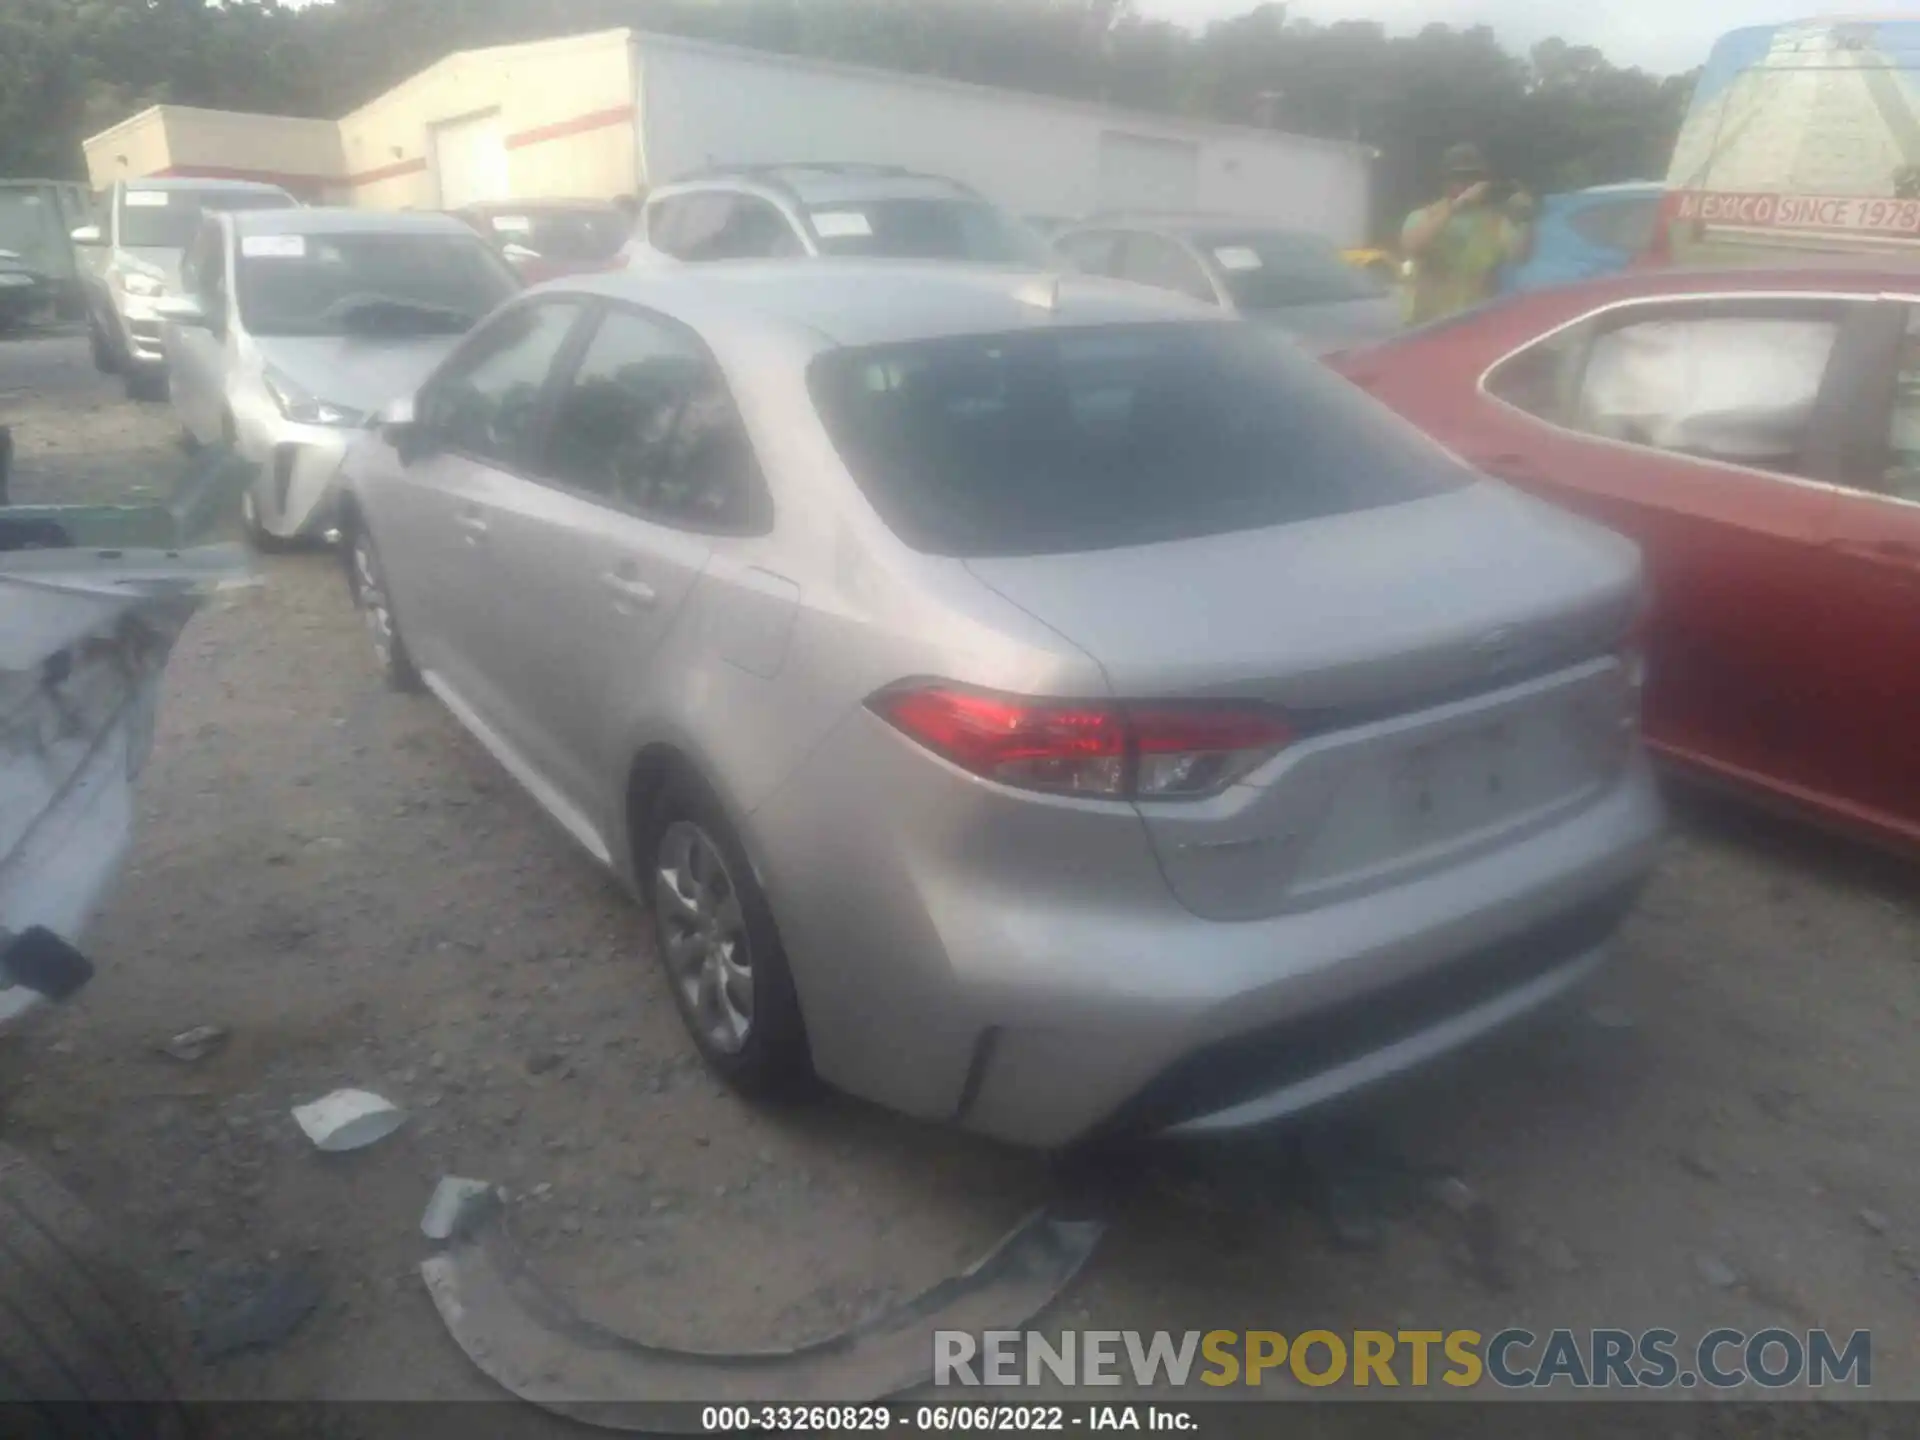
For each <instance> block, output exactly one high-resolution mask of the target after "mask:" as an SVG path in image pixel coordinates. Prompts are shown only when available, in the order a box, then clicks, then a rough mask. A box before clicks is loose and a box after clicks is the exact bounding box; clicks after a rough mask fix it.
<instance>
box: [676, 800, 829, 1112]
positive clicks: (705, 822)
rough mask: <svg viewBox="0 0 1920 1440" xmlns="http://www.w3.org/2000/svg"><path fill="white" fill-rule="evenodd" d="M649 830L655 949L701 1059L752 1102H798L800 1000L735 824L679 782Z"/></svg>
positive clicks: (802, 1031) (805, 1064) (803, 1080)
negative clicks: (792, 1099)
mask: <svg viewBox="0 0 1920 1440" xmlns="http://www.w3.org/2000/svg"><path fill="white" fill-rule="evenodd" d="M648 828H649V830H650V832H651V837H650V843H649V844H648V845H647V847H646V849H645V851H644V854H645V855H646V856H647V865H648V868H647V870H646V872H645V873H644V875H643V877H642V879H643V886H642V888H643V891H644V893H645V895H646V897H647V901H648V906H649V909H650V911H651V913H652V917H653V937H654V948H655V950H656V952H657V953H658V955H659V957H660V964H661V966H662V968H663V969H664V970H665V972H666V977H667V988H668V989H669V990H670V991H671V992H672V995H673V1002H674V1005H675V1006H676V1007H677V1008H678V1009H679V1011H680V1018H681V1020H682V1021H683V1022H684V1023H685V1024H686V1027H687V1033H688V1034H689V1035H690V1036H692V1037H693V1043H694V1045H695V1046H696V1048H698V1050H699V1051H700V1056H701V1058H702V1059H703V1060H705V1061H706V1063H707V1065H708V1067H709V1068H710V1069H711V1070H713V1072H714V1073H715V1074H717V1075H718V1076H720V1078H721V1079H722V1080H724V1081H726V1083H727V1084H729V1085H731V1086H732V1087H733V1088H734V1089H735V1090H737V1091H739V1092H740V1093H741V1094H743V1095H746V1096H748V1097H750V1098H753V1099H757V1100H776V1099H791V1098H796V1097H798V1096H800V1095H803V1094H804V1093H806V1092H807V1091H809V1090H810V1089H811V1088H812V1081H813V1065H812V1060H811V1058H810V1056H809V1054H808V1051H807V1032H806V1025H805V1022H804V1021H803V1020H802V1018H801V1014H800V998H799V995H798V994H797V993H796V991H795V989H794V984H793V974H792V971H791V970H790V969H789V968H788V966H787V957H786V952H785V951H784V950H783V949H782V948H781V945H780V935H779V931H778V930H777V929H776V928H775V926H774V923H773V911H772V908H771V907H770V906H769V905H768V903H767V897H766V894H765V892H763V891H762V890H761V888H760V883H759V881H758V880H757V879H756V878H755V877H754V873H753V867H752V866H751V865H749V864H748V863H747V858H746V854H745V852H744V850H743V849H742V848H741V845H740V842H739V840H738V839H737V838H736V837H735V835H734V833H733V828H732V826H731V825H729V824H728V823H727V820H726V817H725V815H724V814H723V813H722V812H721V809H720V806H719V804H718V803H717V802H716V801H715V800H714V799H713V797H712V796H711V795H710V794H708V793H707V792H706V791H705V789H704V787H701V786H699V785H696V784H694V783H693V782H691V781H689V780H687V779H684V778H680V779H675V780H671V781H669V782H668V783H667V785H666V787H665V788H664V790H663V792H662V794H661V796H660V799H659V803H658V805H657V807H656V808H655V811H654V815H653V823H652V824H651V825H650V826H649V827H648ZM743 1021H744V1024H743V1023H742V1022H743Z"/></svg>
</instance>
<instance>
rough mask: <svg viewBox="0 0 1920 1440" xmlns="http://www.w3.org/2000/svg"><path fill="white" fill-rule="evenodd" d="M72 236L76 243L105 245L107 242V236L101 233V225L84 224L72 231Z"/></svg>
mask: <svg viewBox="0 0 1920 1440" xmlns="http://www.w3.org/2000/svg"><path fill="white" fill-rule="evenodd" d="M71 238H72V240H73V243H74V244H76V245H104V244H106V243H107V240H106V237H105V236H104V235H102V234H101V233H100V227H99V226H98V225H82V226H80V227H79V228H78V229H77V230H74V231H73V232H72V236H71Z"/></svg>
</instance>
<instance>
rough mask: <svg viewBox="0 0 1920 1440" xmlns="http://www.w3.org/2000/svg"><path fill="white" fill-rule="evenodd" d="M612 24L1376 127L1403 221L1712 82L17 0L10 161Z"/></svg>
mask: <svg viewBox="0 0 1920 1440" xmlns="http://www.w3.org/2000/svg"><path fill="white" fill-rule="evenodd" d="M615 25H630V26H633V27H635V28H636V29H643V30H655V31H662V32H666V33H671V34H679V35H689V36H695V37H699V38H703V39H710V40H718V41H723V42H727V43H732V44H739V45H749V46H754V47H756V48H759V49H765V50H774V51H780V52H784V53H787V54H793V55H806V56H816V57H820V58H826V59H833V60H841V61H848V62H852V63H856V64H866V65H877V66H883V67H886V68H889V69H897V70H906V71H913V72H919V73H925V74H933V75H943V76H947V77H949V78H952V79H958V80H970V81H975V82H978V83H981V84H988V85H1000V86H1007V87H1010V88H1014V89H1020V90H1031V91H1038V92H1041V93H1044V94H1050V95H1061V96H1067V97H1071V98H1076V99H1084V100H1095V101H1101V102H1105V103H1108V104H1113V105H1120V106H1127V107H1132V108H1136V109H1141V110H1149V111H1159V112H1164V113H1170V114H1177V115H1185V116H1192V117H1196V118H1204V119H1212V120H1224V121H1232V122H1237V123H1242V124H1254V125H1267V126H1273V127H1277V128H1280V129H1285V130H1293V131H1298V132H1302V133H1305V134H1310V135H1320V136H1327V137H1333V138H1338V139H1343V140H1357V141H1361V142H1363V143H1366V144H1369V145H1372V146H1374V147H1375V148H1376V149H1377V150H1378V151H1379V152H1380V159H1379V162H1378V164H1377V166H1376V170H1375V174H1376V182H1377V189H1378V196H1377V198H1378V204H1377V207H1376V209H1377V213H1379V214H1380V215H1381V216H1382V218H1383V219H1390V217H1394V216H1398V215H1400V214H1403V213H1405V211H1406V210H1407V209H1408V208H1409V207H1411V206H1412V205H1414V204H1417V203H1420V202H1421V201H1422V200H1424V199H1426V198H1428V196H1427V191H1428V190H1429V189H1430V187H1431V183H1432V179H1433V175H1434V172H1435V170H1436V168H1437V166H1438V162H1439V154H1440V152H1441V150H1443V149H1444V148H1445V147H1446V146H1447V145H1449V144H1451V143H1453V142H1454V141H1456V140H1472V141H1475V142H1477V143H1479V144H1480V145H1481V146H1482V148H1484V149H1485V150H1486V151H1487V152H1488V153H1489V155H1490V156H1491V157H1492V159H1493V162H1494V164H1495V166H1496V168H1498V169H1499V170H1500V171H1501V173H1502V174H1503V175H1504V176H1506V177H1508V178H1511V179H1513V180H1516V181H1518V182H1519V183H1521V184H1523V185H1526V186H1527V187H1528V188H1530V189H1532V190H1535V191H1536V192H1539V193H1546V192H1551V191H1555V190H1563V189H1575V188H1578V187H1581V186H1585V185H1593V184H1600V183H1603V182H1607V181H1613V180H1629V179H1645V178H1658V177H1660V176H1661V175H1663V174H1664V173H1665V170H1666V161H1667V154H1668V151H1669V149H1670V148H1671V146H1672V143H1673V137H1674V134H1675V132H1676V131H1677V130H1678V128H1679V124H1680V120H1681V118H1682V116H1683V114H1684V112H1685V109H1686V104H1687V101H1688V98H1689V96H1690V94H1691V92H1692V85H1693V79H1694V76H1693V75H1683V76H1672V77H1664V78H1663V77H1657V76H1652V75H1649V74H1647V73H1645V72H1644V71H1641V70H1637V69H1621V68H1618V67H1616V66H1614V65H1611V64H1609V63H1608V61H1607V60H1606V58H1605V57H1604V56H1603V55H1602V54H1601V53H1600V52H1599V51H1598V50H1596V49H1594V48H1593V47H1591V46H1586V45H1569V44H1567V43H1565V42H1564V41H1560V40H1547V41H1544V42H1543V43H1541V44H1539V45H1536V46H1535V47H1534V48H1533V50H1532V52H1531V53H1530V54H1528V55H1525V56H1520V55H1515V54H1513V53H1511V52H1510V51H1508V50H1506V49H1504V48H1503V47H1502V46H1501V45H1500V43H1499V41H1498V40H1497V39H1496V38H1495V37H1494V35H1493V32H1492V31H1491V30H1489V29H1487V28H1486V27H1484V26H1476V27H1473V28H1471V29H1452V28H1449V27H1447V26H1444V25H1429V26H1427V27H1426V28H1425V29H1423V30H1421V31H1420V32H1419V33H1418V34H1414V35H1408V36H1389V35H1388V34H1387V33H1386V31H1385V29H1384V28H1383V27H1382V26H1380V25H1378V24H1375V23H1373V22H1369V21H1342V22H1340V23H1337V24H1332V25H1319V24H1314V23H1312V22H1309V21H1305V20H1300V19H1290V18H1289V17H1288V15H1287V12H1286V7H1285V6H1284V5H1279V4H1265V5H1256V6H1255V7H1253V8H1252V9H1250V10H1248V11H1247V12H1246V13H1245V14H1243V15H1240V16H1237V17H1235V18H1233V19H1229V20H1223V21H1220V22H1218V23H1215V24H1212V25H1209V26H1207V27H1206V28H1205V29H1204V30H1203V31H1200V32H1198V33H1193V32H1189V31H1187V30H1184V29H1182V28H1180V27H1178V26H1174V25H1169V24H1165V23H1163V22H1158V21H1153V20H1149V19H1146V18H1144V17H1142V16H1141V15H1139V14H1138V13H1137V12H1136V11H1135V10H1134V9H1133V6H1132V0H331V3H311V4H307V5H303V6H300V7H298V8H294V7H291V6H288V5H285V4H282V3H280V0H223V3H216V0H4V4H0V175H37V176H47V177H52V178H67V177H73V178H81V177H84V173H85V170H84V164H83V161H82V157H81V152H80V141H81V139H82V137H83V136H85V135H88V134H92V133H94V132H95V131H98V130H101V129H104V128H105V127H106V126H108V125H111V124H113V123H115V122H116V121H118V120H121V119H124V118H125V117H126V116H128V115H130V114H132V113H134V112H135V111H137V110H140V109H142V108H144V107H146V106H148V105H152V104H155V103H158V102H163V101H169V102H173V103H176V104H183V105H203V106H210V107H214V108H220V109H235V110H255V111H264V112H268V113H277V114H290V115H318V116H325V117H335V116H339V115H342V114H344V113H346V112H347V111H348V110H351V109H353V108H354V107H355V106H357V105H359V104H362V103H363V102H365V101H367V100H369V99H371V98H373V97H374V96H375V95H378V94H379V93H380V92H382V91H383V90H385V89H387V88H388V87H390V86H392V85H393V84H395V83H396V82H398V81H399V80H401V79H404V78H405V77H406V76H408V75H410V74H412V73H413V72H415V71H416V70H419V69H422V68H424V67H425V66H427V65H429V64H431V63H432V62H433V61H435V60H437V59H438V58H439V57H440V56H442V55H444V54H446V53H447V52H448V51H450V50H457V49H466V48H471V47H474V46H479V45H493V44H504V43H509V42H512V41H518V40H528V39H534V38H539V37H542V36H550V35H561V34H567V33H570V32H579V31H585V30H593V29H600V28H604V27H610V26H615Z"/></svg>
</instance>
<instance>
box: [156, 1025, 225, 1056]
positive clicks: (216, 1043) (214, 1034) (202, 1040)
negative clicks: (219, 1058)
mask: <svg viewBox="0 0 1920 1440" xmlns="http://www.w3.org/2000/svg"><path fill="white" fill-rule="evenodd" d="M226 1043H227V1032H226V1031H225V1030H224V1029H223V1028H221V1027H220V1026H218V1025H196V1026H194V1027H193V1029H191V1030H182V1031H181V1032H180V1033H179V1034H178V1035H176V1036H174V1037H173V1038H172V1039H171V1040H169V1041H168V1042H167V1043H166V1044H164V1045H162V1046H161V1047H160V1049H161V1051H162V1052H163V1053H164V1054H167V1055H171V1056H172V1057H173V1058H174V1059H176V1060H185V1061H188V1062H189V1063H191V1062H192V1061H195V1060H204V1059H206V1058H207V1056H209V1055H211V1054H212V1053H213V1052H214V1051H215V1050H218V1049H219V1048H220V1047H221V1046H222V1045H224V1044H226Z"/></svg>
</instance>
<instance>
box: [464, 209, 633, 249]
mask: <svg viewBox="0 0 1920 1440" xmlns="http://www.w3.org/2000/svg"><path fill="white" fill-rule="evenodd" d="M482 223H483V224H484V225H485V227H486V229H487V231H488V233H489V234H491V235H492V236H493V238H494V240H495V241H496V242H497V243H499V244H501V245H524V246H525V247H526V248H527V249H529V250H531V251H533V252H534V253H535V254H536V255H539V256H540V257H542V258H543V259H547V260H578V261H585V262H597V261H601V260H611V259H612V258H613V257H614V256H615V255H617V254H619V253H620V247H621V246H622V245H624V244H626V243H627V237H628V235H629V234H631V233H632V230H633V222H632V221H630V220H628V218H627V217H626V216H625V215H622V214H621V213H620V212H619V211H618V210H601V209H598V208H591V209H589V208H582V209H579V210H537V211H514V212H511V213H503V214H499V215H489V216H487V217H485V219H484V220H483V222H482Z"/></svg>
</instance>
